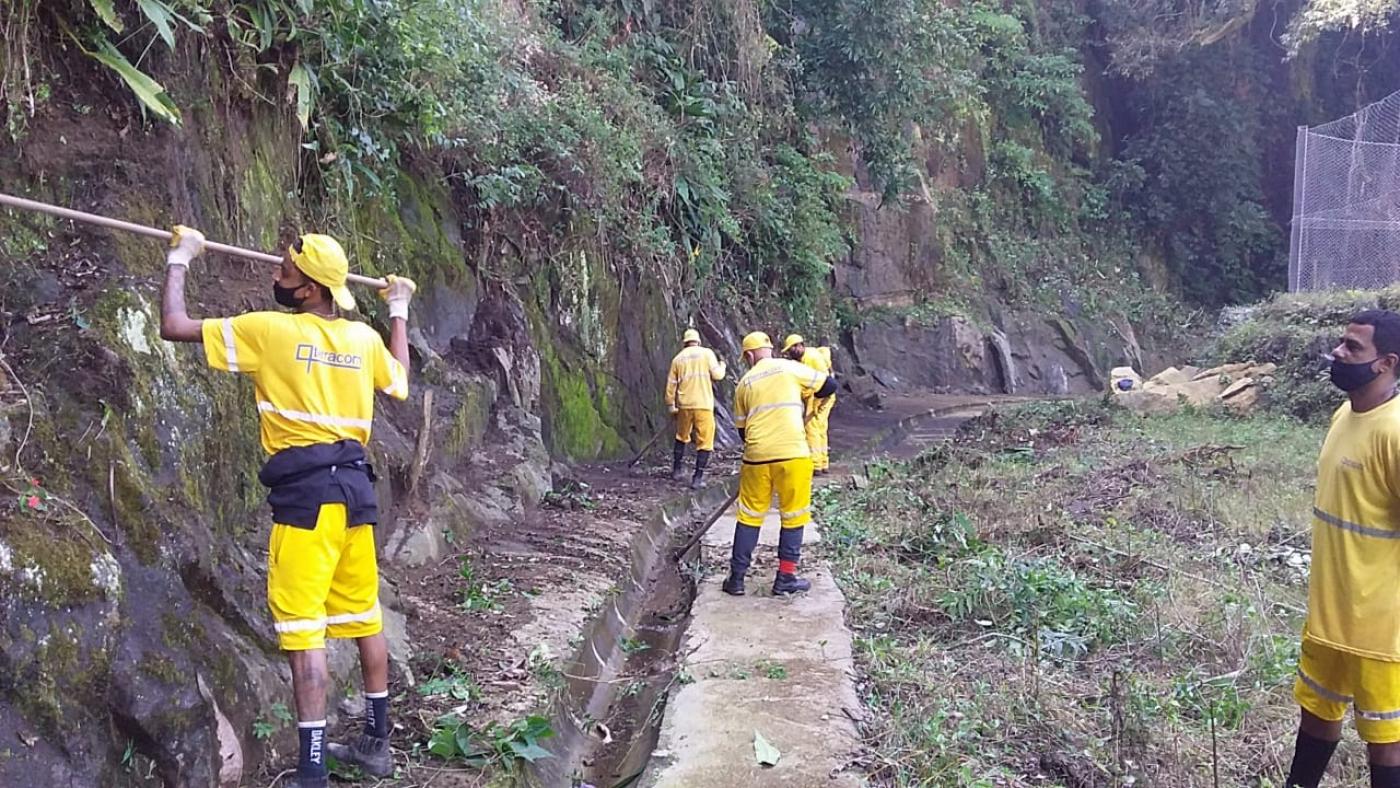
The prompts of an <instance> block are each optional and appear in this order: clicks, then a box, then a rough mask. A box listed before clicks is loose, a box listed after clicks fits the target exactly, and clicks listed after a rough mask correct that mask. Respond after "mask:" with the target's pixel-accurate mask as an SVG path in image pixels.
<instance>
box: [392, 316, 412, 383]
mask: <svg viewBox="0 0 1400 788" xmlns="http://www.w3.org/2000/svg"><path fill="white" fill-rule="evenodd" d="M389 355H391V356H393V357H394V358H395V359H397V360H398V362H399V363H400V364H402V365H403V371H404V372H405V373H410V372H412V371H413V365H412V364H411V363H409V360H408V320H406V319H405V318H402V317H391V318H389Z"/></svg>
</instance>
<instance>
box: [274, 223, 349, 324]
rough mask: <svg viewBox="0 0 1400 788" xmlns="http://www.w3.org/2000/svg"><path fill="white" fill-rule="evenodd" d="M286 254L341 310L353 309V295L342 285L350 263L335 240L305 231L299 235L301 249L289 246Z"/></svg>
mask: <svg viewBox="0 0 1400 788" xmlns="http://www.w3.org/2000/svg"><path fill="white" fill-rule="evenodd" d="M287 253H288V254H290V255H291V257H292V262H293V263H295V264H296V267H297V268H298V269H300V270H301V272H302V273H303V274H306V275H307V276H308V277H310V278H311V279H312V280H313V281H316V282H320V283H321V284H323V285H325V286H326V287H327V288H329V289H330V291H331V297H332V298H334V299H335V304H336V306H338V307H340V308H341V309H345V310H351V309H354V308H355V297H354V296H353V295H351V294H350V288H348V287H346V286H345V278H346V276H347V275H348V274H349V273H350V262H349V261H348V260H346V259H345V250H344V249H342V248H340V243H339V242H338V241H336V240H335V239H334V238H332V237H330V236H329V235H318V234H316V233H307V234H306V235H303V236H302V237H301V251H297V248H296V246H295V245H293V246H292V247H291V248H290V249H288V250H287Z"/></svg>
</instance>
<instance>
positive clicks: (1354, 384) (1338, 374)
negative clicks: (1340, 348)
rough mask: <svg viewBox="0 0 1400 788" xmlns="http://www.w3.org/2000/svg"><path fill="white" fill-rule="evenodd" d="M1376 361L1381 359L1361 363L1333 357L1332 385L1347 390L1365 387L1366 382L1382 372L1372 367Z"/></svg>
mask: <svg viewBox="0 0 1400 788" xmlns="http://www.w3.org/2000/svg"><path fill="white" fill-rule="evenodd" d="M1376 361H1380V359H1375V360H1373V361H1363V362H1361V363H1360V364H1347V363H1345V362H1343V361H1340V360H1339V359H1335V358H1334V359H1332V371H1331V377H1332V385H1334V386H1336V387H1337V388H1339V389H1341V390H1342V391H1346V392H1352V391H1356V390H1358V389H1362V388H1365V387H1366V384H1368V383H1370V382H1371V381H1373V380H1375V379H1376V378H1377V377H1379V376H1380V374H1381V373H1379V372H1377V371H1375V370H1374V369H1371V365H1372V364H1375V363H1376Z"/></svg>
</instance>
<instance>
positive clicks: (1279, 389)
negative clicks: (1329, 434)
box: [1205, 288, 1400, 424]
mask: <svg viewBox="0 0 1400 788" xmlns="http://www.w3.org/2000/svg"><path fill="white" fill-rule="evenodd" d="M1378 308H1379V309H1392V310H1394V309H1397V308H1400V289H1396V288H1390V289H1387V290H1379V291H1366V292H1361V291H1335V292H1326V293H1280V294H1278V295H1276V296H1274V297H1273V298H1272V299H1270V300H1268V301H1266V302H1264V303H1261V304H1258V305H1257V306H1254V307H1250V308H1249V309H1248V310H1247V311H1246V312H1245V313H1244V316H1243V317H1242V318H1241V319H1240V320H1239V322H1237V323H1235V324H1234V325H1231V326H1230V327H1229V328H1227V329H1226V330H1225V331H1224V333H1223V334H1222V335H1221V336H1220V337H1218V338H1217V339H1215V340H1214V341H1213V342H1212V344H1211V346H1210V347H1208V348H1207V349H1206V352H1205V357H1206V359H1207V361H1212V362H1214V361H1224V360H1227V359H1228V360H1230V361H1234V360H1237V359H1253V360H1257V361H1260V362H1273V363H1275V364H1278V365H1279V373H1278V375H1277V376H1276V377H1275V383H1274V385H1273V387H1271V388H1270V389H1269V392H1268V407H1269V409H1270V410H1271V411H1273V412H1276V413H1279V414H1282V415H1287V416H1290V417H1292V418H1296V419H1299V420H1301V421H1304V422H1308V423H1311V424H1326V423H1327V422H1328V420H1329V419H1330V418H1331V416H1332V413H1333V412H1334V411H1335V410H1336V409H1337V406H1338V405H1340V404H1341V403H1342V397H1341V395H1340V394H1339V393H1338V391H1337V389H1336V387H1334V386H1333V385H1332V384H1331V382H1330V381H1329V380H1328V378H1327V374H1326V369H1327V360H1326V359H1325V358H1324V356H1325V355H1326V354H1327V353H1329V352H1330V351H1331V350H1332V348H1334V347H1336V345H1337V342H1338V340H1339V338H1340V337H1341V335H1342V330H1343V329H1344V328H1345V327H1346V324H1347V320H1348V319H1349V318H1350V317H1351V316H1352V315H1354V314H1356V313H1357V312H1361V311H1363V310H1366V309H1378Z"/></svg>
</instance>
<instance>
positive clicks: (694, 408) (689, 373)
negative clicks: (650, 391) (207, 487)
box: [666, 328, 725, 490]
mask: <svg viewBox="0 0 1400 788" xmlns="http://www.w3.org/2000/svg"><path fill="white" fill-rule="evenodd" d="M681 344H682V345H683V347H682V349H681V352H679V353H677V354H676V357H675V358H673V359H671V373H670V375H669V376H668V377H667V378H666V407H667V408H669V409H670V411H671V416H672V417H673V418H675V420H676V442H675V445H674V446H673V448H672V451H671V481H676V482H679V481H682V480H684V479H685V476H684V475H683V474H682V473H681V466H682V465H684V464H685V447H686V446H688V445H690V441H691V439H692V435H693V436H694V440H695V475H694V476H692V477H691V479H690V487H691V489H694V490H698V489H700V488H701V487H704V486H705V467H706V466H707V465H709V463H710V455H711V454H713V453H714V450H715V392H714V381H719V380H724V373H725V368H724V362H723V361H720V360H719V358H717V357H716V356H715V352H714V351H713V350H710V349H709V348H707V347H701V345H700V332H699V331H696V330H695V329H693V328H688V329H686V331H685V333H684V334H683V335H681Z"/></svg>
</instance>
